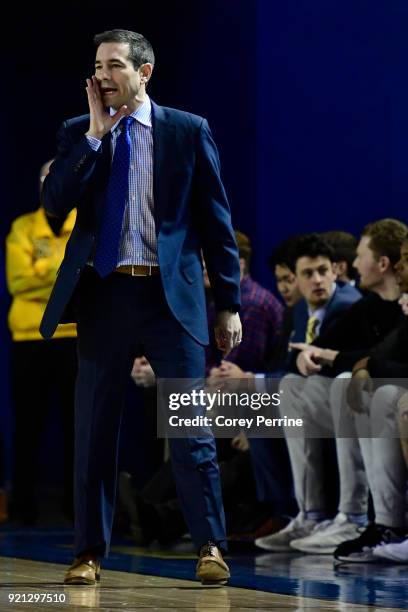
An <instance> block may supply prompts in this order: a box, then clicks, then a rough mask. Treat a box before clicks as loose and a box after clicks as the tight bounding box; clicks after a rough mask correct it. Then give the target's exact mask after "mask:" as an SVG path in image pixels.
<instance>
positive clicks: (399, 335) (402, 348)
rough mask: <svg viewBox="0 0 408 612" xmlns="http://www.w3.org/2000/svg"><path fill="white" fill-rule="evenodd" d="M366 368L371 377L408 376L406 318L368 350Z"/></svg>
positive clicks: (407, 331) (407, 325)
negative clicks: (368, 357) (368, 358)
mask: <svg viewBox="0 0 408 612" xmlns="http://www.w3.org/2000/svg"><path fill="white" fill-rule="evenodd" d="M369 356H370V360H369V362H368V369H369V372H370V374H371V376H372V377H373V378H407V377H408V319H404V321H403V322H402V324H401V325H399V326H398V327H397V329H394V330H393V331H392V332H391V333H390V334H388V336H387V337H386V338H385V339H384V340H383V341H382V342H381V343H380V344H378V345H377V346H376V347H375V348H374V349H373V350H372V351H370V354H369Z"/></svg>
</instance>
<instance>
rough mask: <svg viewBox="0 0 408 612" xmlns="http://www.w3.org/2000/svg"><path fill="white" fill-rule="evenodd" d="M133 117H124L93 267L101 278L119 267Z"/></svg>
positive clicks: (114, 156) (127, 188) (112, 166)
mask: <svg viewBox="0 0 408 612" xmlns="http://www.w3.org/2000/svg"><path fill="white" fill-rule="evenodd" d="M133 121H134V117H123V118H122V119H121V121H120V124H119V125H120V126H121V128H122V130H121V133H120V134H119V136H118V138H117V140H116V146H115V152H114V155H113V160H112V165H111V171H110V176H109V183H108V188H107V190H106V202H105V208H104V211H103V217H102V223H101V228H100V230H99V236H98V242H97V246H96V251H95V257H94V266H95V269H96V271H97V272H98V274H99V276H101V277H102V278H103V277H105V276H107V275H108V274H110V273H111V272H113V271H114V270H115V269H116V267H117V262H118V252H119V243H120V236H121V232H122V223H123V215H124V213H125V206H126V200H127V198H128V194H129V165H130V148H131V142H130V134H129V128H130V125H131V124H132V123H133Z"/></svg>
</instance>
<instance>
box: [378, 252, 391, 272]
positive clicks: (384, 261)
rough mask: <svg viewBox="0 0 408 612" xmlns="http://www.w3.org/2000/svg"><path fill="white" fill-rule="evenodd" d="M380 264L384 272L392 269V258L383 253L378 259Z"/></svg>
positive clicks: (381, 270)
mask: <svg viewBox="0 0 408 612" xmlns="http://www.w3.org/2000/svg"><path fill="white" fill-rule="evenodd" d="M378 266H379V268H380V272H382V273H383V274H384V273H385V272H387V270H391V262H390V258H389V257H387V256H386V255H381V257H380V258H379V260H378Z"/></svg>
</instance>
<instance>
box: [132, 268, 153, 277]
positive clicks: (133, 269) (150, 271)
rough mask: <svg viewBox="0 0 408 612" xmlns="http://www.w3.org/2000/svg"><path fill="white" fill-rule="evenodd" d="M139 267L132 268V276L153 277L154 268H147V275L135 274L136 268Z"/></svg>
mask: <svg viewBox="0 0 408 612" xmlns="http://www.w3.org/2000/svg"><path fill="white" fill-rule="evenodd" d="M137 267H138V266H132V276H151V275H152V266H146V267H148V268H149V272H147V273H146V274H143V272H141V273H137V272H135V268H137Z"/></svg>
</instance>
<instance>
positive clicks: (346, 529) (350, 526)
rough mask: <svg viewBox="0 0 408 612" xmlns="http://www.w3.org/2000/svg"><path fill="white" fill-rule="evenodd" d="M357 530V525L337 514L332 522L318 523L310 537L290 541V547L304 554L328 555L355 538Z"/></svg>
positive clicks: (340, 513) (341, 514) (358, 533)
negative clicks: (343, 543)
mask: <svg viewBox="0 0 408 612" xmlns="http://www.w3.org/2000/svg"><path fill="white" fill-rule="evenodd" d="M358 529H359V527H358V525H356V524H355V523H352V522H351V521H349V520H348V518H347V516H346V515H345V514H343V513H342V512H339V514H338V515H337V516H336V517H335V518H334V519H333V520H330V521H322V522H321V523H318V524H317V525H316V527H315V528H314V529H313V531H312V533H311V534H310V535H308V536H306V537H304V538H300V539H297V540H292V541H291V543H290V546H291V547H292V548H294V549H295V550H301V551H302V552H306V553H315V554H320V555H330V554H331V553H334V551H335V550H336V548H337V546H338V545H339V544H341V543H342V542H345V541H346V540H354V538H357V537H358V536H359V535H360V532H359V531H358Z"/></svg>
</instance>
